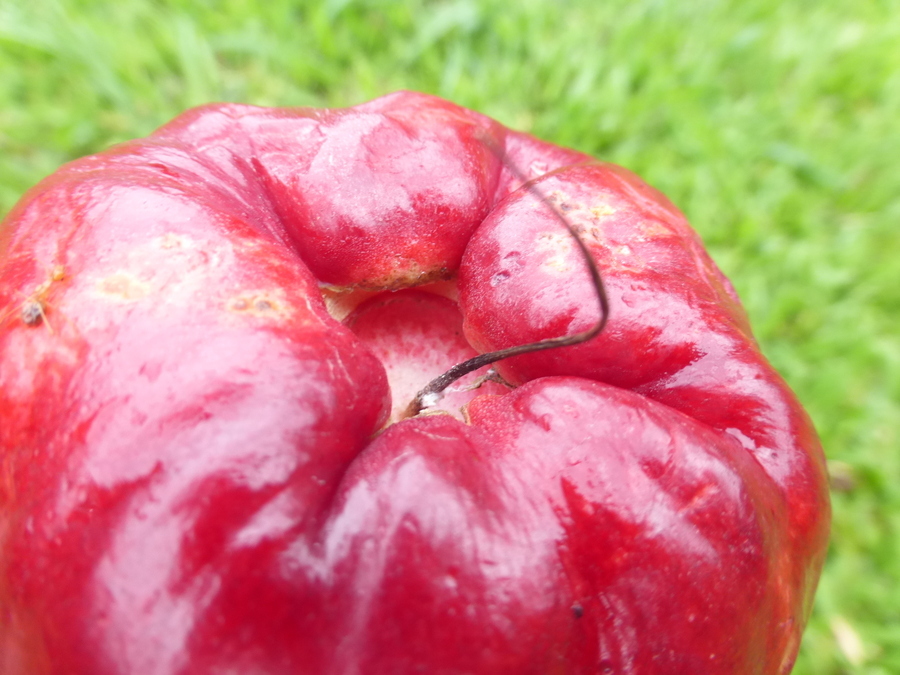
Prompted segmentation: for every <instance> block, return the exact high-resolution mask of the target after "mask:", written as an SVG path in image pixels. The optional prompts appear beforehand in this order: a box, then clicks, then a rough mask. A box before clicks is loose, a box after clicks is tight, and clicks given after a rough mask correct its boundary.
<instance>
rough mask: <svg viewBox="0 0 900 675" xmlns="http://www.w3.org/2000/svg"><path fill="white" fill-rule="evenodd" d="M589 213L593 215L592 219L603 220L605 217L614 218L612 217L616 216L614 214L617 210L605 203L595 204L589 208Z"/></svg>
mask: <svg viewBox="0 0 900 675" xmlns="http://www.w3.org/2000/svg"><path fill="white" fill-rule="evenodd" d="M590 211H591V213H592V214H594V217H596V218H605V217H606V216H614V215H616V213H618V209H616V208H613V207H612V206H610V205H609V204H606V203H601V204H596V205H595V206H592V207H591V208H590Z"/></svg>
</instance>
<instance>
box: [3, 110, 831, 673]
mask: <svg viewBox="0 0 900 675" xmlns="http://www.w3.org/2000/svg"><path fill="white" fill-rule="evenodd" d="M504 161H509V162H512V163H514V164H515V165H516V166H517V167H518V168H519V170H520V171H521V172H522V173H524V175H525V176H526V177H527V178H529V179H532V178H533V179H537V181H536V183H535V185H536V187H537V189H538V190H540V191H541V193H542V194H544V195H545V196H547V197H548V198H549V199H550V201H551V202H552V203H553V204H554V205H555V207H556V208H558V209H559V210H560V211H561V212H563V213H564V214H565V215H566V217H567V218H569V219H570V221H571V222H572V223H573V224H574V226H575V227H576V229H577V230H578V231H579V232H580V234H581V236H582V237H583V238H584V239H585V240H586V241H587V242H588V244H589V246H590V248H591V251H592V253H593V255H594V256H595V258H596V260H597V261H598V263H599V264H600V267H601V272H602V275H603V278H604V281H605V283H606V284H607V286H608V289H609V296H610V301H611V316H610V322H609V325H608V328H607V329H606V331H605V332H604V333H603V334H602V335H601V336H600V337H599V338H597V339H596V340H594V341H591V342H589V343H586V344H583V345H580V346H576V347H567V348H563V349H558V350H552V351H546V352H541V353H535V354H532V355H528V356H524V357H519V358H517V359H512V360H510V361H508V362H504V363H502V364H499V365H498V369H499V370H500V372H501V373H502V374H503V375H504V377H505V378H506V379H507V380H509V381H510V382H512V383H513V384H514V385H516V386H515V387H514V388H509V387H505V386H502V385H500V384H494V383H492V384H489V385H486V386H485V387H483V388H481V389H478V390H474V391H469V392H463V391H460V392H459V393H457V394H454V395H452V396H449V397H448V398H447V399H446V400H445V401H444V402H443V403H444V407H445V408H455V407H457V406H459V405H463V404H464V403H465V401H470V402H469V403H468V404H467V407H466V410H465V415H464V419H455V418H453V417H451V416H449V415H444V414H421V415H418V416H417V417H415V418H412V419H406V420H403V421H399V422H396V423H393V424H390V425H389V426H387V428H386V429H384V430H381V429H382V427H383V426H384V424H385V423H386V421H387V420H388V419H389V414H390V410H391V408H392V395H393V396H394V397H395V398H396V400H397V401H401V402H405V401H406V399H407V397H409V396H411V392H412V391H414V389H415V384H414V383H415V382H416V380H417V379H418V378H419V377H421V382H420V385H421V386H424V385H425V384H426V383H427V381H428V380H429V379H430V378H431V377H433V376H434V375H435V374H437V373H435V372H432V371H434V370H435V369H438V370H439V369H440V368H445V367H448V366H449V365H450V364H452V363H454V362H456V361H458V360H461V359H464V358H467V357H468V356H469V355H471V354H473V353H475V351H476V350H480V351H484V350H488V349H494V348H498V347H504V346H510V345H513V344H520V343H524V342H530V341H532V340H537V339H541V338H546V337H552V336H555V335H560V334H563V333H568V332H574V331H576V330H580V329H583V328H586V327H587V326H589V325H590V324H591V322H592V321H595V320H596V318H597V317H596V316H595V314H594V312H595V310H594V309H593V308H594V307H596V302H595V301H594V296H593V290H592V289H591V287H590V286H589V284H588V282H587V277H586V274H585V270H584V262H583V261H582V260H580V259H579V257H578V254H577V251H576V249H575V248H574V245H573V242H572V240H571V239H570V238H569V237H568V235H566V234H565V232H564V230H563V228H562V226H561V224H560V223H559V221H558V219H556V218H555V217H554V216H553V215H552V214H551V213H549V212H548V211H547V207H546V205H542V204H541V203H540V202H539V201H538V200H537V199H536V198H535V196H534V192H533V191H531V190H528V189H519V188H520V186H519V183H520V180H519V178H518V177H517V176H518V175H519V173H518V172H516V171H512V170H509V169H508V168H507V167H506V166H505V165H504ZM439 279H446V280H449V281H448V282H444V283H441V284H431V285H429V286H426V287H425V290H422V291H420V290H415V291H402V292H399V293H395V292H393V290H394V289H397V288H401V287H404V286H409V285H417V284H423V283H430V282H433V281H436V280H439ZM457 280H458V293H459V295H458V297H459V304H458V306H457V304H456V298H457V291H456V287H457ZM324 286H328V287H329V289H328V290H326V292H325V295H326V296H327V297H328V300H329V303H330V305H329V306H330V307H331V308H332V310H333V311H334V308H335V307H338V306H341V305H342V303H341V301H340V298H344V302H343V305H346V307H347V311H349V312H350V313H349V316H347V317H346V318H344V314H345V312H343V311H341V313H340V318H342V319H344V321H343V323H342V322H340V321H338V320H336V319H335V318H333V317H332V315H331V314H329V311H328V308H327V307H326V302H325V301H323V292H322V290H320V289H321V288H322V287H324ZM344 291H346V293H344ZM350 291H352V292H350ZM373 291H377V292H373ZM342 293H344V294H343V295H342ZM336 298H337V300H336ZM364 298H368V299H365V300H364V301H363V302H362V304H359V305H358V306H355V305H357V304H358V302H359V300H362V299H364ZM0 303H2V304H0V307H2V308H3V309H2V310H0V311H2V313H0V452H2V455H0V672H2V673H3V674H4V675H7V674H8V675H38V674H40V675H46V674H54V675H56V674H60V675H61V674H81V673H91V674H96V675H112V674H114V673H115V674H120V673H121V674H125V673H129V674H130V673H140V674H142V675H144V674H146V675H163V674H173V675H174V674H179V675H186V674H193V673H198V674H200V673H210V674H211V673H241V674H244V673H246V674H250V673H253V674H257V673H272V674H275V673H310V674H323V673H336V674H347V675H350V674H355V673H366V674H369V673H375V674H378V673H385V674H388V673H413V672H427V673H485V674H488V673H491V674H493V673H510V674H520V673H535V674H544V673H630V674H633V675H655V674H659V675H663V674H675V673H685V674H696V673H710V674H715V673H721V674H723V675H725V674H728V675H735V674H743V673H748V674H751V673H752V674H770V673H771V674H774V673H787V672H788V671H789V670H790V667H791V664H792V663H793V659H794V657H795V655H796V650H797V647H798V644H799V640H800V636H801V633H802V630H803V626H804V623H805V621H806V618H807V616H808V613H809V608H810V603H811V600H812V595H813V591H814V589H815V584H816V581H817V579H818V574H819V571H820V568H821V564H822V561H823V557H824V552H825V547H826V543H827V531H828V523H829V505H828V497H827V489H826V484H825V477H824V476H825V475H824V468H823V466H824V461H823V457H822V452H821V448H820V447H819V443H818V440H817V438H816V435H815V431H814V430H813V428H812V425H811V424H810V422H809V419H808V417H807V416H806V414H805V413H804V412H803V410H802V408H801V407H800V405H799V403H798V402H797V401H796V399H795V397H794V396H793V394H792V393H791V392H790V390H789V389H788V388H787V387H786V385H785V384H784V382H783V381H782V380H781V379H780V378H779V376H778V375H777V374H776V373H775V372H774V371H773V370H772V369H771V367H770V366H769V365H768V363H767V362H766V361H765V359H764V357H763V356H762V355H761V354H760V352H759V349H758V347H757V345H756V343H755V342H754V340H753V338H752V335H751V332H750V328H749V326H748V323H747V320H746V317H745V316H744V314H743V311H742V310H741V308H740V304H739V302H738V299H737V297H736V295H735V293H734V291H733V289H732V288H731V285H730V284H729V283H728V281H727V280H726V279H725V278H724V277H723V276H722V275H721V273H720V272H719V271H718V269H717V268H716V267H715V265H714V264H713V263H712V261H711V260H710V259H709V257H708V256H707V255H706V253H705V252H704V250H703V248H702V245H701V243H700V241H699V239H698V238H697V236H696V235H695V234H694V233H693V231H692V230H691V229H690V228H689V226H688V225H687V223H686V221H685V220H684V218H683V216H682V215H681V214H680V213H679V212H678V211H677V210H676V209H675V208H674V207H673V206H672V205H671V204H670V203H669V202H668V201H667V200H666V199H665V198H664V197H662V195H660V194H659V193H657V192H655V191H653V190H652V189H650V188H648V187H647V186H646V185H644V184H643V183H642V182H640V180H639V179H637V178H636V177H634V176H633V175H631V174H630V173H628V172H627V171H625V170H623V169H621V168H619V167H614V166H611V165H608V164H602V163H597V162H594V161H592V160H590V159H589V158H587V157H585V156H583V155H580V154H578V153H575V152H573V151H569V150H565V149H561V148H555V147H553V146H550V145H548V144H545V143H542V142H540V141H538V140H536V139H533V138H530V137H528V136H526V135H523V134H518V133H515V132H512V131H509V130H506V129H504V128H503V127H501V126H500V125H499V124H497V123H496V122H493V121H492V120H489V119H488V118H486V117H484V116H482V115H479V114H477V113H474V112H471V111H467V110H464V109H462V108H459V107H457V106H454V105H453V104H450V103H448V102H445V101H441V100H439V99H435V98H433V97H428V96H424V95H420V94H412V93H399V94H394V95H391V96H388V97H385V98H382V99H378V100H376V101H373V102H370V103H367V104H364V105H362V106H358V107H356V108H350V109H346V110H331V111H318V110H310V109H290V110H269V109H262V108H254V107H250V106H238V105H216V106H207V107H204V108H199V109H196V110H192V111H189V112H187V113H185V114H184V115H182V116H180V117H179V118H177V119H176V120H174V121H173V122H172V123H170V124H169V125H167V126H165V127H163V128H162V129H161V130H159V131H158V132H156V133H155V134H153V135H152V136H150V137H149V138H147V139H143V140H138V141H134V142H131V143H127V144H124V145H121V146H118V147H116V148H113V149H111V150H109V151H107V152H104V153H102V154H100V155H95V156H93V157H89V158H85V159H82V160H79V161H77V162H74V163H72V164H69V165H67V166H65V167H63V168H62V169H60V171H59V172H57V173H56V174H54V175H53V176H51V177H50V178H48V179H46V180H45V181H44V182H42V183H41V184H39V185H38V186H37V187H35V188H34V189H33V190H32V191H31V192H30V193H29V194H28V195H27V196H26V197H25V198H24V199H23V200H22V202H20V204H19V205H18V206H17V207H16V208H15V209H14V210H13V212H12V213H11V214H10V215H9V216H8V218H7V219H6V220H5V221H4V224H3V226H2V229H0ZM354 306H355V308H354ZM463 328H464V330H465V337H466V338H468V343H471V344H467V342H466V340H465V339H464V337H463V332H462V330H463ZM444 362H446V364H445V363H444ZM472 379H473V380H474V378H472ZM460 389H461V388H460ZM393 407H394V409H395V417H394V418H391V419H396V412H397V410H398V406H397V405H396V401H394V404H393ZM400 407H402V406H400ZM461 417H463V416H462V415H461ZM380 430H381V431H380Z"/></svg>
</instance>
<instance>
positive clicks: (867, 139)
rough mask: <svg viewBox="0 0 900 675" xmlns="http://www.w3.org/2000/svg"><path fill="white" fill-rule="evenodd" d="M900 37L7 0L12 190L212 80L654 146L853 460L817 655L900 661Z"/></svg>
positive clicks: (7, 144)
mask: <svg viewBox="0 0 900 675" xmlns="http://www.w3.org/2000/svg"><path fill="white" fill-rule="evenodd" d="M898 44H900V3H898V2H896V1H894V2H891V1H889V0H884V1H882V2H879V1H877V0H830V1H829V2H820V1H819V0H809V1H804V0H786V1H785V0H731V1H727V0H723V1H718V0H702V1H701V0H697V1H693V2H687V1H683V2H663V1H654V0H616V1H610V2H598V1H597V0H584V1H576V0H572V1H567V0H546V1H544V0H518V2H509V1H508V0H503V1H500V0H483V1H481V2H475V1H472V0H449V1H447V2H426V1H425V0H413V1H411V2H402V3H401V2H378V1H377V0H375V1H369V2H354V1H353V0H327V1H325V2H306V3H304V2H286V1H285V0H267V1H266V2H258V3H256V2H251V1H250V0H223V1H220V2H212V1H211V0H210V1H202V2H201V1H197V0H181V1H177V0H155V1H154V0H118V1H117V2H109V3H103V2H97V0H83V1H80V2H79V1H78V0H67V1H66V2H52V1H50V0H28V1H27V2H26V1H23V0H0V213H5V212H6V211H7V210H8V209H9V208H11V206H12V205H13V203H14V202H15V201H16V200H17V199H18V198H19V196H20V195H21V193H22V192H23V191H24V190H25V189H27V188H28V187H29V186H30V185H32V184H33V183H35V182H36V181H37V180H38V179H40V178H41V177H42V176H44V175H46V174H48V173H50V172H52V171H53V170H54V169H55V168H56V167H57V166H58V165H59V164H61V163H62V162H65V161H67V160H69V159H72V158H74V157H77V156H80V155H83V154H87V153H91V152H95V151H97V150H100V149H102V148H104V147H106V146H108V145H109V144H111V143H114V142H117V141H121V140H125V139H128V138H131V137H134V136H139V135H143V134H146V133H148V132H150V131H151V130H152V129H153V128H154V127H156V126H158V125H160V124H162V123H163V122H165V121H166V120H168V119H169V118H171V117H173V116H175V115H176V114H177V113H178V112H180V111H181V110H183V109H184V108H186V107H189V106H192V105H196V104H200V103H204V102H207V101H212V100H233V101H245V102H251V103H256V104H262V105H316V106H343V105H351V104H354V103H358V102H361V101H363V100H366V99H369V98H372V97H375V96H378V95H380V94H383V93H386V92H388V91H391V90H395V89H399V88H407V89H419V90H423V91H427V92H432V93H435V94H438V95H441V96H444V97H447V98H450V99H452V100H454V101H456V102H458V103H460V104H462V105H465V106H468V107H472V108H475V109H477V110H480V111H482V112H485V113H487V114H489V115H492V116H494V117H497V118H498V119H500V120H501V121H503V122H505V123H506V124H509V125H511V126H513V127H516V128H519V129H524V130H529V131H531V132H533V133H535V134H537V135H539V136H542V137H544V138H546V139H548V140H551V141H554V142H556V143H560V144H564V145H569V146H573V147H575V148H578V149H580V150H584V151H586V152H589V153H592V154H594V155H597V156H599V157H603V158H605V159H609V160H612V161H615V162H618V163H621V164H624V165H626V166H628V167H630V168H632V169H634V170H636V171H638V172H639V173H640V174H642V175H643V176H644V177H645V178H646V179H647V180H648V181H650V182H651V183H653V184H654V185H656V186H657V187H659V188H660V189H662V190H663V191H664V192H666V193H667V194H668V195H669V196H670V197H671V198H672V199H673V200H674V201H675V202H676V203H677V204H678V205H679V206H680V207H681V208H682V209H683V210H684V211H685V212H686V213H687V214H688V217H689V218H690V219H691V221H692V222H693V223H694V225H695V227H696V228H697V229H698V230H699V231H700V233H701V234H702V235H703V237H704V238H705V240H706V241H707V243H708V244H709V247H710V249H711V251H712V253H713V255H714V257H715V258H716V259H717V260H718V262H719V263H720V265H721V266H722V267H723V268H724V270H725V271H726V273H727V274H728V275H729V276H730V277H731V278H732V279H733V280H734V282H735V285H736V286H737V288H738V290H739V292H740V293H741V295H742V296H743V298H744V300H745V302H746V305H747V308H748V310H749V312H750V315H751V317H752V319H753V322H754V326H755V328H756V331H757V334H758V337H759V338H760V340H761V342H762V344H763V347H764V350H765V351H766V353H767V354H768V355H769V356H770V357H771V359H772V360H773V362H774V363H775V365H776V367H777V368H778V369H779V370H780V371H781V372H782V373H783V374H784V375H785V376H786V378H787V379H788V381H789V382H790V383H791V384H792V385H793V386H794V387H795V389H796V390H797V392H798V393H799V395H800V397H801V399H802V400H803V401H804V402H805V404H806V405H807V406H808V409H809V411H810V413H811V414H812V416H813V418H814V419H815V421H816V424H817V426H818V429H819V431H820V433H821V435H822V438H823V441H824V444H825V447H826V450H827V453H828V455H829V458H830V459H831V460H832V461H833V462H834V464H833V466H834V467H835V468H836V471H839V472H840V473H841V474H842V476H843V478H844V480H843V481H842V491H840V492H836V493H835V494H834V511H835V518H834V528H833V540H832V546H831V551H830V554H829V559H828V563H827V567H826V570H825V574H824V577H823V579H822V582H821V586H820V590H819V594H818V596H817V600H816V605H815V610H814V614H813V617H812V621H811V624H810V627H809V629H808V632H807V634H806V637H805V639H804V643H803V648H802V652H801V657H800V661H799V663H798V666H797V668H796V670H795V672H796V673H798V674H802V675H813V674H814V675H832V674H838V673H865V674H872V675H874V674H875V673H898V672H900V451H898V450H900V339H898V332H900V322H898V316H900V272H898V266H900V265H898V263H897V262H896V257H897V256H898V254H900V227H898V224H900V189H898V188H900V162H898V161H897V158H900V49H898V48H897V45H898ZM854 636H855V639H856V641H858V644H857V645H854V644H853V643H854ZM839 638H840V639H839Z"/></svg>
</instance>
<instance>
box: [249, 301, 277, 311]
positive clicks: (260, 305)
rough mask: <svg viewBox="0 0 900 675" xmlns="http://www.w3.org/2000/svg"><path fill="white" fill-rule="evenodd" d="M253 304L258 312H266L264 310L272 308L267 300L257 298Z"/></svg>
mask: <svg viewBox="0 0 900 675" xmlns="http://www.w3.org/2000/svg"><path fill="white" fill-rule="evenodd" d="M253 306H254V307H255V308H256V311H258V312H266V311H268V310H270V309H272V303H271V302H269V301H268V300H257V301H256V302H255V303H254V305H253Z"/></svg>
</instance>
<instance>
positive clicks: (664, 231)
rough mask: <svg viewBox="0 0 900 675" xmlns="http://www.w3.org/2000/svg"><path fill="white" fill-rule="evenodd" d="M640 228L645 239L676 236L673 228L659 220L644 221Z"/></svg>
mask: <svg viewBox="0 0 900 675" xmlns="http://www.w3.org/2000/svg"><path fill="white" fill-rule="evenodd" d="M638 228H639V230H640V233H641V236H642V237H643V238H645V239H657V238H659V237H674V236H676V233H675V232H673V231H672V229H671V228H670V227H668V226H666V225H664V224H663V223H661V222H659V221H658V220H645V221H642V222H641V223H640V224H639V225H638Z"/></svg>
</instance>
